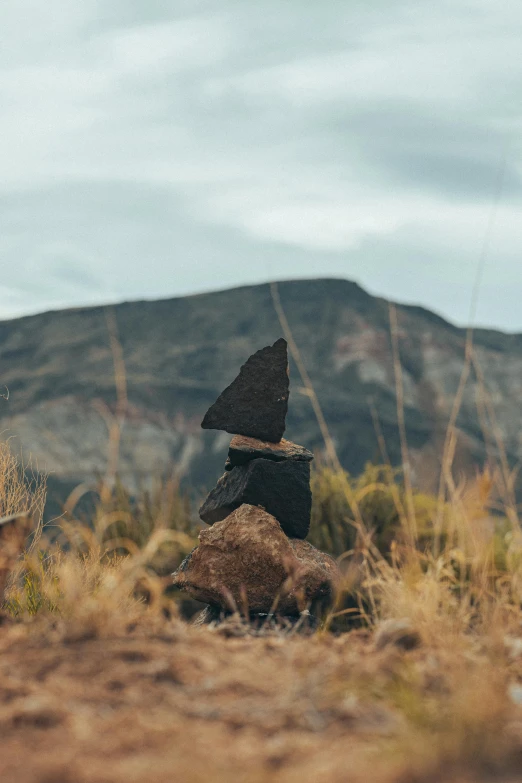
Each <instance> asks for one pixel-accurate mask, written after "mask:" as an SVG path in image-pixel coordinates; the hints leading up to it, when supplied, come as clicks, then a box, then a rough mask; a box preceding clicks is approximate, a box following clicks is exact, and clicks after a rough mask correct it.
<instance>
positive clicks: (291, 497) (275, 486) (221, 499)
mask: <svg viewBox="0 0 522 783" xmlns="http://www.w3.org/2000/svg"><path fill="white" fill-rule="evenodd" d="M243 503H248V504H250V505H252V506H260V507H261V508H264V509H265V510H266V511H267V512H268V513H269V514H271V515H272V516H274V517H275V518H276V519H277V521H278V522H279V524H280V525H281V527H282V528H283V530H284V532H285V533H286V535H287V536H289V537H291V538H306V536H307V535H308V531H309V529H310V515H311V511H312V492H311V490H310V463H309V462H302V461H296V460H288V461H286V462H273V461H272V460H268V459H255V460H252V461H251V462H249V463H247V464H246V465H240V466H238V467H236V468H233V469H232V470H230V471H227V472H226V473H225V474H224V475H223V476H222V477H221V478H220V479H219V481H218V483H217V485H216V486H215V487H214V489H213V490H212V491H211V492H210V494H209V495H208V497H207V499H206V500H205V502H204V503H203V505H202V506H201V508H200V510H199V516H200V517H201V519H202V520H203V521H204V522H206V523H207V524H209V525H213V524H214V523H215V522H219V521H220V520H222V519H225V517H227V516H228V515H229V514H231V513H232V511H234V509H236V508H239V506H241V505H242V504H243Z"/></svg>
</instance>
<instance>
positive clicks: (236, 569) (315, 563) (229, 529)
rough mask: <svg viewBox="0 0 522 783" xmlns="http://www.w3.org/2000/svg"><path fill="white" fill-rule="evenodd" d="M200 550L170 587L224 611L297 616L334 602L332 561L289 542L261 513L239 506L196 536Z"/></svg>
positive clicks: (335, 579) (303, 544) (335, 586)
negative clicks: (272, 611) (311, 608)
mask: <svg viewBox="0 0 522 783" xmlns="http://www.w3.org/2000/svg"><path fill="white" fill-rule="evenodd" d="M199 541H200V543H199V546H198V547H196V549H194V550H193V551H192V552H191V554H190V555H189V556H188V557H187V558H185V560H184V561H183V563H182V564H181V566H180V567H179V569H178V570H177V571H176V573H175V574H174V585H175V586H176V587H178V588H179V589H180V590H184V591H186V592H188V593H189V594H190V595H191V596H192V597H193V598H195V599H197V600H198V601H204V602H205V603H208V604H210V605H211V606H215V607H218V608H220V609H223V610H225V611H231V610H233V609H235V608H238V609H240V610H242V611H245V612H259V613H262V612H270V611H271V610H276V611H277V612H279V613H281V614H284V615H296V614H298V613H299V612H300V611H302V610H303V609H305V608H307V607H308V606H309V605H311V606H312V607H314V606H316V605H325V604H328V603H331V602H332V601H333V600H334V596H335V592H336V590H337V589H338V587H339V583H340V575H339V571H338V569H337V565H336V563H335V561H334V560H333V559H332V558H331V557H329V556H328V555H326V554H324V553H322V552H319V550H317V549H315V548H314V547H313V546H312V545H311V544H309V543H308V542H307V541H302V540H299V539H291V538H288V537H287V536H286V535H285V534H284V532H283V530H282V529H281V526H280V525H279V523H278V521H277V520H276V519H275V518H274V517H273V516H271V515H270V514H268V513H267V512H266V511H263V509H260V508H257V507H255V506H251V505H243V506H241V507H240V508H238V509H237V510H235V511H234V512H233V513H232V514H230V515H229V516H228V517H227V518H226V519H224V520H223V521H221V522H217V523H216V524H215V525H213V526H212V527H211V528H209V529H208V530H202V531H201V533H200V534H199Z"/></svg>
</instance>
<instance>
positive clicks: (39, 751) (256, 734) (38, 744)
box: [0, 620, 522, 783]
mask: <svg viewBox="0 0 522 783" xmlns="http://www.w3.org/2000/svg"><path fill="white" fill-rule="evenodd" d="M88 636H89V634H85V633H84V634H82V633H75V632H74V630H73V631H71V629H64V628H63V627H61V626H60V625H59V623H57V624H55V626H51V627H49V624H48V623H47V625H45V624H41V625H39V623H38V622H34V623H32V624H29V625H26V624H19V625H17V624H13V623H10V622H7V623H4V624H3V625H2V627H0V737H1V740H0V744H1V751H0V780H1V782H2V783H123V781H125V783H163V781H165V783H167V782H168V783H170V782H171V781H179V782H180V783H200V782H201V783H202V781H206V782H207V781H226V782H227V783H266V782H267V781H270V783H307V782H308V781H310V782H312V781H313V783H346V781H378V783H392V781H393V783H414V782H415V781H418V780H422V781H440V782H441V783H442V781H444V783H449V782H450V781H469V782H471V781H475V783H476V782H477V781H481V780H491V779H493V778H494V779H495V780H502V781H505V783H507V781H510V782H511V781H515V780H521V779H522V777H519V776H518V773H517V772H516V770H517V767H518V765H517V762H516V761H513V758H515V756H510V759H511V760H510V762H509V765H508V767H506V765H505V764H504V765H502V764H501V765H500V766H498V765H496V766H495V763H493V762H492V761H491V759H490V758H489V757H488V758H487V760H486V761H484V759H481V758H479V757H480V753H479V754H478V757H477V759H476V763H475V761H474V760H473V758H471V759H470V757H466V759H465V762H466V763H465V765H464V767H463V765H462V763H455V764H453V763H450V764H449V765H448V764H447V763H446V762H445V761H443V760H442V761H441V759H440V757H437V756H436V754H435V755H434V756H433V758H431V756H430V754H429V753H428V757H427V756H426V752H425V751H426V748H419V753H418V754H416V752H412V753H411V754H410V757H408V754H406V755H405V754H404V753H401V752H400V751H399V750H397V748H395V745H394V742H395V741H396V740H397V738H400V737H401V735H402V733H403V732H404V717H403V716H401V715H400V714H399V712H398V711H396V710H395V709H394V708H393V705H392V706H390V703H386V701H385V700H384V701H383V700H382V699H373V700H372V698H370V695H371V689H372V688H373V690H376V689H377V690H379V689H381V691H382V692H385V691H386V688H387V687H388V686H389V685H390V684H392V683H393V682H395V681H397V678H398V677H399V675H400V672H401V671H402V670H403V667H404V666H405V665H406V666H408V667H410V669H411V671H418V672H421V671H422V672H426V671H428V669H429V666H431V669H430V671H432V669H433V662H432V661H431V662H430V660H431V659H430V656H431V658H433V655H432V654H431V653H429V652H428V651H427V650H424V649H422V648H420V649H417V650H414V651H411V652H407V653H406V652H404V651H401V650H398V649H396V648H394V647H391V648H386V649H384V650H382V651H377V650H376V649H375V646H374V643H373V640H372V637H371V634H369V632H366V631H355V632H352V633H350V634H345V635H343V636H341V637H339V638H333V637H331V636H314V637H311V638H303V637H292V638H281V637H280V636H267V637H263V638H252V637H248V636H247V637H243V638H241V637H240V638H237V637H231V638H227V636H226V635H224V634H223V633H218V632H216V631H212V630H209V629H207V628H202V629H196V628H192V627H189V626H187V625H186V624H185V623H183V622H181V621H179V620H172V621H159V620H155V621H147V622H146V623H143V624H141V623H140V624H138V625H134V626H132V627H129V628H127V629H126V631H125V632H124V633H115V634H114V635H113V636H110V635H105V636H104V637H103V638H100V637H98V638H88ZM443 665H444V662H443V661H441V666H442V667H443ZM423 676H425V675H423ZM426 676H427V675H426ZM431 678H432V682H431V681H430V682H431V685H430V683H428V681H427V680H426V682H427V684H426V687H433V688H436V687H439V686H438V685H437V677H436V676H433V672H432V675H431ZM439 685H440V683H439ZM358 687H359V693H358V694H357V688H358ZM367 688H369V689H370V690H365V689H367ZM354 693H355V694H356V695H354ZM510 719H511V718H510ZM394 748H395V749H394ZM517 749H518V748H517ZM512 750H513V749H512ZM510 752H511V751H510ZM417 755H418V758H417ZM513 765H514V766H513ZM463 768H464V769H467V772H464V771H463ZM520 769H521V770H522V766H521V767H520Z"/></svg>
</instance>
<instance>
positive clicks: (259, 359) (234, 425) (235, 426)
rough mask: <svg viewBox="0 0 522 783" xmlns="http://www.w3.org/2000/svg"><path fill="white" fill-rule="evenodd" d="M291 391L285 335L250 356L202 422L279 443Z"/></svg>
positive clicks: (205, 426) (218, 428) (210, 428)
mask: <svg viewBox="0 0 522 783" xmlns="http://www.w3.org/2000/svg"><path fill="white" fill-rule="evenodd" d="M288 395H289V377H288V353H287V343H286V340H284V339H283V338H281V339H279V340H277V341H276V342H275V343H274V344H273V345H272V346H268V347H267V348H262V349H261V350H260V351H257V352H256V353H254V354H253V355H252V356H251V357H250V358H249V359H247V361H246V362H245V364H244V365H243V366H242V367H241V369H240V370H239V375H238V376H237V378H236V379H235V380H234V381H232V383H231V384H230V386H227V388H226V389H225V390H224V391H223V392H222V393H221V394H220V395H219V397H218V398H217V400H216V402H215V403H214V404H213V405H211V407H210V408H209V409H208V411H207V412H206V414H205V417H204V418H203V422H202V424H201V426H202V427H203V429H206V430H224V431H225V432H230V433H232V434H237V435H247V436H249V437H251V438H260V439H261V440H265V441H271V442H274V443H276V442H278V441H280V440H281V438H282V437H283V433H284V431H285V420H286V413H287V410H288Z"/></svg>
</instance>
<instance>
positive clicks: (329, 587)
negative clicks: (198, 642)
mask: <svg viewBox="0 0 522 783" xmlns="http://www.w3.org/2000/svg"><path fill="white" fill-rule="evenodd" d="M288 396H289V374H288V356H287V344H286V341H285V340H283V339H280V340H277V342H276V343H274V345H272V346H268V347H267V348H263V349H261V350H260V351H257V353H255V354H254V355H253V356H251V357H250V358H249V359H248V361H247V362H246V363H245V364H244V365H243V366H242V367H241V369H240V372H239V375H238V376H237V378H236V379H235V380H234V381H233V382H232V383H231V384H230V386H228V387H227V388H226V389H225V391H224V392H223V393H222V394H221V395H220V396H219V397H218V399H217V400H216V402H215V403H214V404H213V405H212V406H211V407H210V409H209V410H208V412H207V413H206V414H205V417H204V419H203V422H202V425H201V426H202V427H203V428H205V429H218V430H224V431H225V432H229V433H231V434H232V435H234V437H233V438H232V440H231V443H230V448H229V451H228V458H227V461H226V463H225V473H224V475H223V476H222V477H221V478H220V479H219V480H218V483H217V485H216V486H215V488H214V489H213V490H212V491H211V492H210V494H209V495H208V497H207V499H206V500H205V502H204V503H203V505H202V506H201V508H200V512H199V514H200V517H201V519H202V520H203V521H204V522H206V523H207V524H208V525H211V526H212V527H211V528H210V529H209V530H203V531H201V533H200V535H199V542H200V543H199V546H197V547H196V548H195V549H194V550H193V551H192V552H191V553H190V554H189V555H188V557H186V558H185V560H184V561H183V563H182V564H181V566H180V567H179V568H178V570H177V571H176V572H175V573H174V584H175V585H176V586H177V587H178V588H180V589H181V590H185V591H186V592H188V593H189V594H190V595H192V597H193V598H195V599H197V600H200V601H204V602H206V603H208V604H209V605H210V607H211V608H212V609H213V610H219V611H223V612H225V613H226V612H231V611H235V610H237V609H239V610H241V611H242V612H245V613H250V614H252V613H255V614H264V613H269V612H277V613H279V614H281V615H285V616H295V615H298V614H299V612H300V611H302V610H304V609H307V608H308V607H310V606H311V607H312V609H313V610H315V611H316V610H317V608H321V607H324V605H325V604H328V603H331V601H332V599H333V596H334V594H335V591H336V587H337V586H338V581H339V573H338V570H337V566H336V564H335V561H334V560H333V559H332V558H331V557H329V556H328V555H326V554H324V553H322V552H319V551H318V550H317V549H315V548H314V547H313V546H312V545H311V544H309V543H308V542H306V541H304V539H305V538H306V536H307V534H308V531H309V529H310V516H311V509H312V493H311V490H310V462H311V460H312V459H313V454H312V453H311V452H310V451H308V450H307V449H305V448H304V447H303V446H299V445H297V444H296V443H292V442H291V441H288V440H285V439H284V438H283V433H284V431H285V419H286V413H287V409H288Z"/></svg>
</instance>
